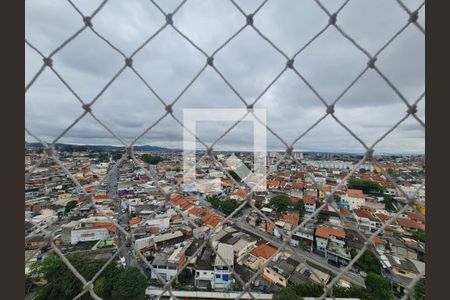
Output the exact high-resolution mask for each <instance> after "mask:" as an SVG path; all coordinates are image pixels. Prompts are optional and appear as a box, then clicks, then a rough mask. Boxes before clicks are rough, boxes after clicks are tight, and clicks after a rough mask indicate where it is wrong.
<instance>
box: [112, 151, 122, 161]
mask: <svg viewBox="0 0 450 300" xmlns="http://www.w3.org/2000/svg"><path fill="white" fill-rule="evenodd" d="M121 157H122V153H120V152H113V153H112V159H113V160H116V161H117V160H119V159H120V158H121Z"/></svg>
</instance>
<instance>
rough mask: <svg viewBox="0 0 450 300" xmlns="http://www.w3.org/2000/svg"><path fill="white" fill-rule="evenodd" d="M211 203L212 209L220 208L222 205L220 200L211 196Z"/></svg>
mask: <svg viewBox="0 0 450 300" xmlns="http://www.w3.org/2000/svg"><path fill="white" fill-rule="evenodd" d="M208 201H209V203H211V205H212V207H214V208H218V207H219V205H220V200H219V199H218V198H217V197H216V196H211V197H209V198H208Z"/></svg>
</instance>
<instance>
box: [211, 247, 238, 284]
mask: <svg viewBox="0 0 450 300" xmlns="http://www.w3.org/2000/svg"><path fill="white" fill-rule="evenodd" d="M217 253H218V254H219V255H217V256H216V260H215V262H214V274H215V278H214V289H223V290H228V289H229V288H230V287H231V284H232V278H231V274H232V273H231V270H230V267H231V268H233V267H234V254H233V246H231V245H228V244H223V243H219V245H218V247H217Z"/></svg>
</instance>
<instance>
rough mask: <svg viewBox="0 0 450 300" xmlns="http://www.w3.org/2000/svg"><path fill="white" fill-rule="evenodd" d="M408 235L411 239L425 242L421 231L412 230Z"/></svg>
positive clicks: (423, 233)
mask: <svg viewBox="0 0 450 300" xmlns="http://www.w3.org/2000/svg"><path fill="white" fill-rule="evenodd" d="M410 237H411V238H412V239H413V240H416V241H419V242H423V243H425V232H422V231H416V232H412V233H411V236H410Z"/></svg>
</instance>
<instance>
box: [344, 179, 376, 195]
mask: <svg viewBox="0 0 450 300" xmlns="http://www.w3.org/2000/svg"><path fill="white" fill-rule="evenodd" d="M347 186H348V187H349V188H351V189H358V190H362V191H363V192H364V193H365V194H382V193H383V191H384V188H383V187H382V186H380V185H379V184H378V183H376V182H374V181H370V180H362V179H357V178H351V179H349V180H348V181H347Z"/></svg>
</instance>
